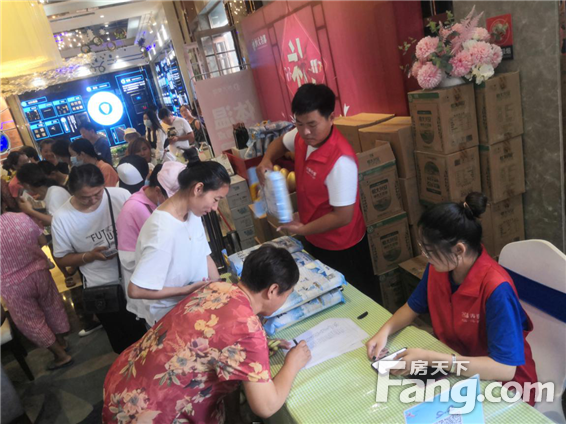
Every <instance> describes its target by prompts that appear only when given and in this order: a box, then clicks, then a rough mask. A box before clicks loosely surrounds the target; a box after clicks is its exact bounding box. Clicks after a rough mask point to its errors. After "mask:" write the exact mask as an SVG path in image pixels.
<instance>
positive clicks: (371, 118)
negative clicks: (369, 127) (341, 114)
mask: <svg viewBox="0 0 566 424" xmlns="http://www.w3.org/2000/svg"><path fill="white" fill-rule="evenodd" d="M394 116H395V115H394V114H391V113H358V114H357V115H352V116H348V118H350V119H354V120H356V121H367V122H371V123H374V124H377V123H379V122H385V121H389V120H390V119H392V118H393V117H394Z"/></svg>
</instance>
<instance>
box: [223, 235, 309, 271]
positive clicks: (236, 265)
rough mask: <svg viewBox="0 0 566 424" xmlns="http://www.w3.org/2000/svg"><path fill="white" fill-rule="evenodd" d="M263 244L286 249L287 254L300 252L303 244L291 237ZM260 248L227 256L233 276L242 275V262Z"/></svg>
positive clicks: (251, 248) (255, 247)
mask: <svg viewBox="0 0 566 424" xmlns="http://www.w3.org/2000/svg"><path fill="white" fill-rule="evenodd" d="M265 244H272V245H274V246H276V247H282V248H283V249H286V250H287V251H288V252H289V253H295V252H300V251H301V250H303V244H302V243H301V242H300V241H299V240H297V239H294V238H293V237H289V236H283V237H279V238H277V239H275V240H271V241H269V242H267V243H265ZM260 247H261V245H259V246H253V247H250V248H249V249H245V250H242V251H241V252H237V253H234V254H233V255H230V256H228V262H229V266H230V270H231V272H232V273H233V274H235V275H237V276H238V277H239V276H241V275H242V268H243V267H244V260H245V259H246V258H247V257H248V255H249V254H250V253H251V252H253V251H254V250H257V249H259V248H260Z"/></svg>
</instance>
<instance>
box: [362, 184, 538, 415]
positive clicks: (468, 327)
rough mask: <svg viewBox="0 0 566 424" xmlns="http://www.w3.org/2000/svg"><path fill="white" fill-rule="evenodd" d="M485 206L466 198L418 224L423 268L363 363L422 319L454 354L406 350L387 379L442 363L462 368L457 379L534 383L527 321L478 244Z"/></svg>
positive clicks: (508, 282) (507, 282)
mask: <svg viewBox="0 0 566 424" xmlns="http://www.w3.org/2000/svg"><path fill="white" fill-rule="evenodd" d="M486 205H487V198H486V197H485V196H484V195H483V194H480V193H470V194H469V195H468V196H467V197H466V201H465V202H463V203H446V204H440V205H436V206H434V207H432V208H430V209H428V210H427V211H425V212H424V213H423V215H422V216H421V219H420V221H419V223H418V228H419V238H420V245H421V250H422V253H423V255H424V256H425V257H426V258H427V259H428V261H429V265H428V266H427V268H426V270H425V273H424V275H423V279H422V280H421V282H420V283H419V285H418V286H417V288H416V289H415V291H414V292H413V294H412V295H411V297H410V298H409V300H408V302H407V303H406V304H405V305H404V306H402V307H401V308H400V309H399V310H398V311H397V312H396V313H395V314H394V315H393V316H392V317H391V318H390V319H389V321H387V322H386V323H385V325H383V327H381V329H380V330H379V332H378V333H377V334H376V335H375V336H373V337H372V338H371V339H370V340H369V341H368V342H367V343H366V346H367V353H368V356H369V358H370V359H374V358H376V357H379V356H380V353H381V351H382V350H383V349H384V348H385V345H386V343H387V339H388V338H389V336H390V335H392V334H393V333H395V332H397V331H399V330H401V329H403V328H405V327H406V326H408V325H409V324H411V323H412V322H413V320H414V319H415V318H416V317H417V316H418V315H419V314H422V313H427V312H429V313H430V316H431V319H432V327H433V329H434V333H435V335H436V336H437V337H438V338H439V339H440V341H442V342H443V343H445V344H446V345H448V346H449V347H450V348H451V349H453V350H454V351H456V352H458V353H459V354H458V355H454V354H446V353H439V352H434V351H430V350H424V349H414V348H411V349H407V350H406V351H404V352H402V353H400V354H399V355H398V356H397V359H401V360H403V361H405V364H406V365H405V369H403V370H394V371H392V374H399V375H407V374H408V373H409V372H410V370H411V363H412V362H414V361H425V362H427V364H428V366H435V364H434V363H438V361H443V364H444V368H445V369H446V370H447V371H450V372H454V371H455V370H456V365H457V364H456V363H457V362H465V363H464V364H463V365H464V366H465V367H466V368H467V370H466V371H463V372H462V375H464V376H473V375H475V374H479V375H480V378H482V379H486V380H499V381H504V382H506V381H516V382H518V383H520V384H521V385H522V384H524V383H527V382H529V383H534V382H536V381H537V374H536V369H535V363H534V361H533V357H532V353H531V348H530V346H529V343H528V342H527V340H526V337H527V335H528V334H529V332H530V331H531V330H532V328H533V326H532V323H531V320H530V319H529V317H528V316H527V314H526V313H525V311H524V310H523V308H522V307H521V304H520V303H519V298H518V296H517V290H516V289H515V285H514V284H513V281H512V279H511V277H510V276H509V274H507V272H506V271H505V270H504V269H503V268H502V267H501V266H500V265H499V264H498V263H497V262H495V261H494V260H493V259H492V258H491V257H490V256H489V254H488V252H486V250H485V248H484V247H483V246H482V244H481V239H482V227H481V223H480V221H479V219H478V218H479V216H480V215H481V214H482V213H483V212H484V211H485V208H486ZM433 362H434V363H433ZM529 403H531V405H532V404H533V403H534V399H533V397H532V396H531V398H530V399H529Z"/></svg>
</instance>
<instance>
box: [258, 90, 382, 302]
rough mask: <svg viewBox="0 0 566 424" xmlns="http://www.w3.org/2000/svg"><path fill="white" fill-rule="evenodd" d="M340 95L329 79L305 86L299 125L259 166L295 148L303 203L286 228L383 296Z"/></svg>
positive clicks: (298, 102) (298, 98)
mask: <svg viewBox="0 0 566 424" xmlns="http://www.w3.org/2000/svg"><path fill="white" fill-rule="evenodd" d="M335 107H336V96H335V95H334V93H333V92H332V90H331V89H330V88H328V87H327V86H326V85H323V84H305V85H303V86H301V87H300V88H299V89H298V90H297V93H296V94H295V97H294V98H293V102H292V104H291V109H292V111H293V115H294V116H295V124H296V128H295V129H294V130H292V131H289V132H288V133H286V134H285V135H283V136H282V137H279V138H276V139H275V140H273V142H271V144H270V145H269V147H268V148H267V151H266V152H265V155H264V156H263V159H262V161H261V163H260V164H259V165H258V167H257V174H258V178H259V180H260V182H261V183H262V184H263V183H264V181H265V172H266V170H268V169H273V163H274V162H275V161H276V160H277V159H279V158H281V157H282V156H283V155H285V153H286V152H289V151H290V152H294V153H295V175H296V181H297V207H298V210H299V214H298V216H297V217H296V220H295V221H294V222H291V223H289V224H285V225H282V226H281V228H282V229H285V230H288V231H289V232H290V233H291V234H297V235H300V236H305V238H306V239H307V242H308V243H307V245H306V246H305V248H306V250H307V251H308V252H309V253H311V254H312V255H313V256H314V257H315V258H317V259H319V260H320V261H322V262H323V263H326V264H329V265H331V266H332V267H334V268H335V269H336V270H338V271H339V272H341V273H342V274H344V276H345V277H346V280H347V281H348V282H349V283H351V284H352V285H354V286H355V287H356V288H357V289H359V290H361V291H362V292H364V293H365V294H367V295H368V296H370V297H372V298H373V299H374V300H377V301H380V299H381V294H380V292H379V290H378V286H377V285H376V284H373V267H372V264H371V256H370V251H369V245H368V239H367V234H366V226H365V223H364V217H363V215H362V210H361V208H360V195H359V192H358V160H357V158H356V152H355V151H354V149H353V148H352V146H351V145H350V143H349V142H348V140H347V139H346V138H345V137H344V136H343V135H342V134H341V133H340V131H338V129H336V128H335V127H334V109H335Z"/></svg>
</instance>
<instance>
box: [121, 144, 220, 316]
mask: <svg viewBox="0 0 566 424" xmlns="http://www.w3.org/2000/svg"><path fill="white" fill-rule="evenodd" d="M189 155H190V160H189V165H187V167H186V169H184V170H183V171H182V172H181V173H180V174H179V177H178V182H179V189H178V191H177V192H176V193H173V192H171V193H169V192H168V193H167V194H168V196H169V198H168V199H167V200H166V201H165V202H164V203H163V204H162V205H161V206H159V207H158V208H157V209H156V210H155V211H154V212H153V214H152V215H151V216H150V217H149V218H148V220H147V221H146V222H145V224H144V226H143V228H142V230H141V232H140V235H139V237H138V241H137V244H136V268H135V271H134V274H133V275H132V278H131V280H130V284H128V294H129V296H130V297H131V298H133V299H144V300H146V302H145V303H146V304H147V306H148V307H149V315H150V316H149V322H148V324H150V325H153V324H155V322H156V321H158V320H160V319H161V318H162V317H163V316H164V315H165V314H167V312H169V311H170V310H171V309H173V307H174V306H175V305H176V304H177V303H178V302H179V301H180V300H181V299H183V298H184V297H185V296H187V295H188V294H190V293H192V292H193V291H195V290H197V289H198V288H200V287H202V286H203V285H205V284H207V282H208V281H210V280H217V279H218V278H219V274H218V268H217V267H216V264H215V263H214V261H213V260H212V258H211V257H210V253H211V251H210V247H209V245H208V241H207V238H206V234H205V231H204V226H203V224H202V220H201V217H202V216H203V215H205V214H207V213H209V212H212V211H216V210H217V208H218V202H219V201H220V199H222V198H224V197H225V196H226V194H227V193H228V189H229V186H230V177H229V176H228V172H226V169H225V168H224V167H223V166H222V165H220V164H218V163H216V162H212V161H210V162H200V160H199V159H198V152H197V151H196V149H189ZM167 191H168V190H167Z"/></svg>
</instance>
